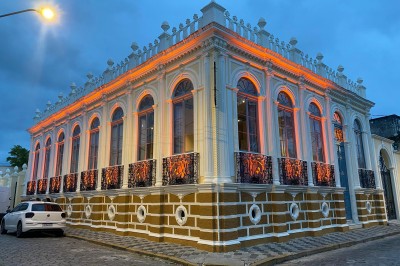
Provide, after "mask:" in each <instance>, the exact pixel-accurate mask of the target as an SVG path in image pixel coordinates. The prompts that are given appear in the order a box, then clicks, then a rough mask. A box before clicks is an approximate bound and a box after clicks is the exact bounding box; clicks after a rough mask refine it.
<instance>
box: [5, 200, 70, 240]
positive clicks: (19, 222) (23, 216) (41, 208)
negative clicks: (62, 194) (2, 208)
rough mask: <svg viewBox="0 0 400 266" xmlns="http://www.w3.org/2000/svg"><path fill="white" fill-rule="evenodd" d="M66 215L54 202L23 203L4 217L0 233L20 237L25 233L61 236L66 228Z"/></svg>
mask: <svg viewBox="0 0 400 266" xmlns="http://www.w3.org/2000/svg"><path fill="white" fill-rule="evenodd" d="M65 217H66V214H65V212H64V211H63V210H62V208H61V207H60V205H58V204H57V203H54V202H42V201H25V202H21V203H20V204H18V205H17V206H16V207H15V208H14V209H12V210H11V211H10V212H8V213H7V214H6V215H4V217H3V219H2V220H1V225H0V233H1V234H6V233H14V232H15V233H16V235H17V237H21V236H22V235H23V234H24V233H26V232H33V231H43V232H54V233H56V235H57V236H63V235H64V230H65V228H66V220H65Z"/></svg>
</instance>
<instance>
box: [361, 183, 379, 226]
mask: <svg viewBox="0 0 400 266" xmlns="http://www.w3.org/2000/svg"><path fill="white" fill-rule="evenodd" d="M355 193H356V200H357V213H358V220H359V221H360V223H361V224H362V226H363V227H371V226H374V225H386V224H387V218H386V209H385V199H384V194H383V190H378V189H374V190H372V189H359V190H356V192H355Z"/></svg>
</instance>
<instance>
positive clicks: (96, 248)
mask: <svg viewBox="0 0 400 266" xmlns="http://www.w3.org/2000/svg"><path fill="white" fill-rule="evenodd" d="M0 265H1V266H9V265H18V266H19V265H21V266H23V265H29V266H36V265H37V266H39V265H40V266H44V265H52V266H54V265H96V266H99V265H113V266H127V265H143V266H154V265H157V266H164V265H177V264H174V263H172V262H169V261H164V260H161V259H158V258H153V257H148V256H143V255H139V254H134V253H131V252H127V251H122V250H117V249H112V248H108V247H103V246H100V245H96V244H92V243H89V242H86V241H83V240H78V239H74V238H69V237H62V238H60V237H55V236H52V235H45V234H34V235H29V236H25V237H24V238H16V237H15V235H13V234H7V235H1V236H0Z"/></svg>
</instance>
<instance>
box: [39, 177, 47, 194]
mask: <svg viewBox="0 0 400 266" xmlns="http://www.w3.org/2000/svg"><path fill="white" fill-rule="evenodd" d="M46 190H47V178H44V179H39V180H38V181H37V194H46Z"/></svg>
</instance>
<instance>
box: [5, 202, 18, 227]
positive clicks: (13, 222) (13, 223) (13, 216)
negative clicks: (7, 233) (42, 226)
mask: <svg viewBox="0 0 400 266" xmlns="http://www.w3.org/2000/svg"><path fill="white" fill-rule="evenodd" d="M21 206H22V203H20V204H18V205H17V206H16V207H15V208H14V209H12V210H11V212H10V213H8V214H7V215H6V216H5V217H4V218H6V219H5V220H4V222H5V227H6V229H7V230H11V231H14V230H16V228H17V219H18V211H19V209H20V208H21Z"/></svg>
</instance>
